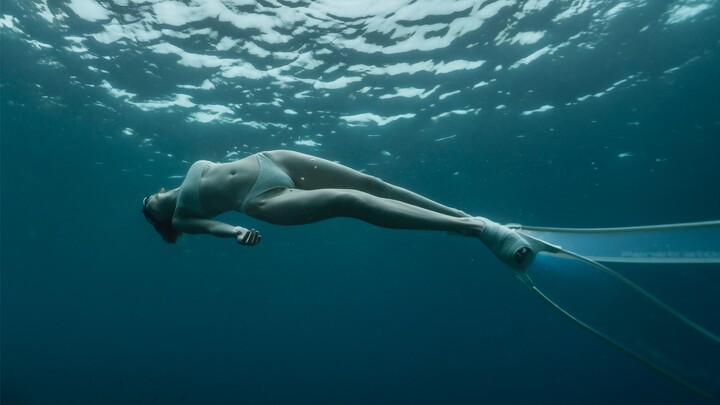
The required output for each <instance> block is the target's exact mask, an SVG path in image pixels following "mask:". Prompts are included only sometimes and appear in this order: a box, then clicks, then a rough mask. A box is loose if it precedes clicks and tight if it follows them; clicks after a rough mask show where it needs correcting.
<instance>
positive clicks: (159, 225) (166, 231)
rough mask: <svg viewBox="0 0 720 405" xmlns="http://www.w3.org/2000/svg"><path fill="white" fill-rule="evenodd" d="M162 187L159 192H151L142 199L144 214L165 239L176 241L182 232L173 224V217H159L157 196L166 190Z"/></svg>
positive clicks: (171, 241) (166, 240)
mask: <svg viewBox="0 0 720 405" xmlns="http://www.w3.org/2000/svg"><path fill="white" fill-rule="evenodd" d="M164 191H165V189H160V191H159V192H158V193H155V194H150V195H148V196H146V197H145V198H143V200H142V214H143V216H144V217H145V220H146V221H148V223H150V225H152V226H153V228H155V231H157V233H159V234H160V236H162V238H163V240H164V241H165V242H168V243H175V242H177V240H178V239H179V238H180V236H181V235H182V232H180V231H178V230H177V229H175V227H174V226H173V224H172V217H170V218H168V219H158V216H157V214H158V212H157V207H156V205H157V201H156V200H157V196H158V194H160V193H162V192H164Z"/></svg>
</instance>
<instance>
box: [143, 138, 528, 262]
mask: <svg viewBox="0 0 720 405" xmlns="http://www.w3.org/2000/svg"><path fill="white" fill-rule="evenodd" d="M227 211H239V212H242V213H244V214H246V215H248V216H251V217H253V218H256V219H259V220H262V221H266V222H270V223H273V224H280V225H300V224H307V223H310V222H316V221H322V220H324V219H328V218H335V217H351V218H357V219H360V220H362V221H365V222H368V223H371V224H373V225H377V226H381V227H385V228H395V229H418V230H436V231H447V232H451V233H457V234H461V235H466V236H471V237H476V238H479V239H480V240H481V241H483V242H484V243H485V244H486V245H487V246H488V247H489V248H490V249H491V250H492V251H493V253H495V254H496V255H497V256H498V257H499V258H500V259H501V260H503V261H504V262H506V263H508V264H510V265H512V266H514V267H523V265H524V264H527V263H529V262H530V260H528V259H529V258H530V257H531V256H532V252H531V250H530V249H529V247H528V246H529V245H528V243H527V242H526V241H525V240H524V239H523V238H522V237H520V235H518V234H517V233H516V232H515V231H513V230H511V229H509V228H507V227H504V226H502V225H499V224H496V223H494V222H492V221H490V220H488V219H485V218H481V217H472V216H470V215H468V214H466V213H464V212H462V211H459V210H456V209H453V208H450V207H446V206H444V205H442V204H439V203H436V202H434V201H432V200H429V199H427V198H425V197H423V196H421V195H418V194H415V193H413V192H411V191H409V190H405V189H403V188H400V187H397V186H394V185H392V184H388V183H386V182H384V181H382V180H380V179H378V178H376V177H372V176H368V175H366V174H363V173H360V172H358V171H355V170H353V169H350V168H348V167H345V166H343V165H340V164H337V163H333V162H330V161H328V160H325V159H321V158H317V157H314V156H310V155H305V154H302V153H298V152H292V151H287V150H276V151H269V152H262V153H257V154H254V155H251V156H248V157H246V158H244V159H241V160H238V161H235V162H230V163H212V162H209V161H207V160H201V161H198V162H195V163H194V164H193V165H192V166H191V167H190V170H189V171H188V174H187V176H186V177H185V180H184V181H183V183H182V184H181V185H180V187H178V188H176V189H174V190H169V191H166V190H165V189H160V191H159V192H158V193H156V194H152V195H150V196H147V197H145V199H144V200H143V208H142V213H143V214H144V215H145V218H146V219H147V220H148V222H150V223H151V224H152V225H153V226H154V227H155V230H157V231H158V232H159V233H160V235H162V237H163V239H164V240H165V241H167V242H170V243H175V241H176V240H177V239H178V237H179V236H180V235H181V234H182V233H190V234H202V233H205V234H210V235H213V236H218V237H226V238H235V239H236V240H237V242H238V243H240V244H242V245H249V246H252V245H256V244H257V243H259V242H260V234H259V233H258V232H257V231H256V230H254V229H246V228H243V227H241V226H233V225H229V224H226V223H223V222H220V221H216V220H213V219H211V218H213V217H215V216H217V215H219V214H221V213H223V212H227Z"/></svg>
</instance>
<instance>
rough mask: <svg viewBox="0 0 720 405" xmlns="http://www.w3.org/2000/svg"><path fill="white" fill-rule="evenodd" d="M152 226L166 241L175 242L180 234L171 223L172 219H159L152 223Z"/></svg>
mask: <svg viewBox="0 0 720 405" xmlns="http://www.w3.org/2000/svg"><path fill="white" fill-rule="evenodd" d="M153 228H155V230H156V231H157V233H159V234H160V236H162V238H163V240H164V241H165V242H167V243H176V242H177V240H178V239H179V238H180V236H181V235H182V232H180V231H178V230H177V229H176V228H175V227H174V226H173V224H172V220H168V221H160V222H156V223H155V224H153Z"/></svg>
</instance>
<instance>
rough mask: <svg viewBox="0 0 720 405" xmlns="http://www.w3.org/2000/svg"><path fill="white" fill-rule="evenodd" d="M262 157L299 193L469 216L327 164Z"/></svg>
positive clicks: (281, 154)
mask: <svg viewBox="0 0 720 405" xmlns="http://www.w3.org/2000/svg"><path fill="white" fill-rule="evenodd" d="M265 155H266V156H267V157H269V158H270V159H271V160H272V161H274V162H275V163H276V164H277V165H278V166H280V168H281V169H283V170H284V171H285V172H287V173H288V175H289V176H290V177H291V178H292V180H293V182H295V185H296V187H297V188H299V189H302V190H318V189H353V190H358V191H362V192H364V193H368V194H372V195H374V196H376V197H380V198H385V199H391V200H397V201H401V202H404V203H407V204H410V205H414V206H417V207H420V208H425V209H427V210H430V211H435V212H437V213H441V214H445V215H449V216H452V217H468V216H469V215H468V214H466V213H464V212H462V211H460V210H457V209H455V208H451V207H447V206H445V205H442V204H440V203H438V202H435V201H433V200H431V199H429V198H426V197H423V196H421V195H420V194H417V193H414V192H412V191H410V190H407V189H404V188H402V187H398V186H395V185H392V184H390V183H386V182H384V181H383V180H381V179H379V178H377V177H374V176H369V175H367V174H364V173H361V172H359V171H357V170H354V169H351V168H349V167H347V166H343V165H341V164H338V163H335V162H331V161H329V160H325V159H322V158H318V157H315V156H311V155H306V154H303V153H298V152H293V151H286V150H279V151H271V152H265Z"/></svg>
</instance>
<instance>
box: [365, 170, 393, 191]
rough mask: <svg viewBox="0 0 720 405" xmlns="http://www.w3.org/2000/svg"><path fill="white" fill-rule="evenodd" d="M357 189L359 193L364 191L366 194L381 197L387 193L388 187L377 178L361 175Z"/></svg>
mask: <svg viewBox="0 0 720 405" xmlns="http://www.w3.org/2000/svg"><path fill="white" fill-rule="evenodd" d="M358 188H359V189H360V190H361V191H365V192H367V193H370V194H373V195H377V196H382V195H385V194H387V193H388V192H389V190H390V185H389V184H388V183H386V182H385V181H383V180H382V179H381V178H379V177H375V176H370V175H368V174H364V173H363V174H362V177H361V178H360V180H359V186H358Z"/></svg>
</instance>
